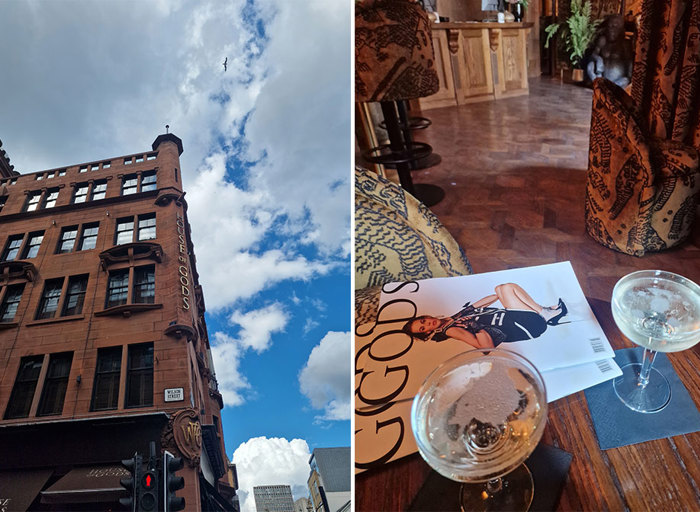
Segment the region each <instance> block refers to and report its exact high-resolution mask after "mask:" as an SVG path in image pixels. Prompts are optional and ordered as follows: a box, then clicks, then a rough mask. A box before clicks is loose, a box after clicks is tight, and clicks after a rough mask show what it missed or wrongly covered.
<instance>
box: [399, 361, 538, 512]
mask: <svg viewBox="0 0 700 512" xmlns="http://www.w3.org/2000/svg"><path fill="white" fill-rule="evenodd" d="M546 420H547V395H546V391H545V387H544V382H543V380H542V376H541V375H540V373H539V372H538V371H537V369H536V368H535V367H534V366H533V365H532V363H530V362H529V361H528V360H527V359H525V358H524V357H522V356H520V355H518V354H515V353H513V352H509V351H507V350H502V349H486V350H484V349H478V350H470V351H469V352H464V353H462V354H459V355H457V356H455V357H453V358H451V359H448V360H447V361H445V362H444V363H443V364H441V365H440V366H438V367H437V368H436V369H435V370H434V371H433V372H432V373H431V374H430V375H429V376H428V378H427V379H426V381H425V383H424V384H423V386H422V387H421V388H420V390H419V392H418V394H417V395H416V397H415V399H414V400H413V407H412V409H411V426H412V427H413V435H414V436H415V438H416V444H417V445H418V451H419V452H420V454H421V456H422V457H423V458H424V459H425V461H426V462H427V463H428V464H429V465H430V466H431V467H432V468H433V469H435V470H436V471H437V472H438V473H440V474H441V475H443V476H446V477H447V478H450V479H452V480H456V481H459V482H463V485H462V486H461V490H460V503H461V508H462V510H463V511H477V510H527V509H528V507H529V506H530V503H531V502H532V496H533V491H534V484H533V481H532V475H531V474H530V471H529V470H528V469H527V467H526V466H525V465H524V464H523V461H524V460H525V459H527V457H528V456H529V455H530V453H532V450H534V449H535V446H537V443H538V442H539V440H540V438H541V437H542V431H543V430H544V426H545V422H546Z"/></svg>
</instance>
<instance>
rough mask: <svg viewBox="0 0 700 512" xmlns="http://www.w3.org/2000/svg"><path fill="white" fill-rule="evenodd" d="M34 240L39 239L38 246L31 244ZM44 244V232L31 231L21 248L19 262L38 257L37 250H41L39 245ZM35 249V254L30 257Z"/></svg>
mask: <svg viewBox="0 0 700 512" xmlns="http://www.w3.org/2000/svg"><path fill="white" fill-rule="evenodd" d="M36 238H41V240H39V243H38V244H33V243H32V242H33V241H34V240H35V239H36ZM42 243H44V231H43V230H42V231H33V232H31V233H29V234H28V235H27V240H26V242H25V243H24V244H23V247H22V257H21V258H20V259H21V260H29V259H32V258H36V257H37V256H38V255H39V250H40V249H41V244H42ZM34 247H36V254H34V255H33V256H30V253H31V251H32V250H33V249H34Z"/></svg>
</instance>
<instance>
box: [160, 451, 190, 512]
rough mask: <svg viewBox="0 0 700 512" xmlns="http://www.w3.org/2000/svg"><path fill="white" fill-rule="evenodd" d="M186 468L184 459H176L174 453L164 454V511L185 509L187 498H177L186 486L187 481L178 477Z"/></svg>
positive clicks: (173, 511) (174, 511) (170, 511)
mask: <svg viewBox="0 0 700 512" xmlns="http://www.w3.org/2000/svg"><path fill="white" fill-rule="evenodd" d="M183 466H184V463H183V462H182V457H175V456H173V454H172V453H169V452H167V451H165V452H163V491H164V492H163V510H164V511H165V512H176V511H178V510H183V509H184V508H185V498H180V497H179V496H175V491H179V490H180V489H182V488H183V487H184V486H185V479H184V478H182V477H181V476H177V474H176V473H177V472H178V471H180V470H181V469H182V468H183Z"/></svg>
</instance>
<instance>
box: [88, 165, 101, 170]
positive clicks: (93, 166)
mask: <svg viewBox="0 0 700 512" xmlns="http://www.w3.org/2000/svg"><path fill="white" fill-rule="evenodd" d="M90 170H91V171H99V170H100V164H92V165H90Z"/></svg>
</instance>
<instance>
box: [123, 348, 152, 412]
mask: <svg viewBox="0 0 700 512" xmlns="http://www.w3.org/2000/svg"><path fill="white" fill-rule="evenodd" d="M149 405H153V344H152V343H148V344H143V345H132V346H130V347H129V366H128V377H127V389H126V407H146V406H149Z"/></svg>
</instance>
